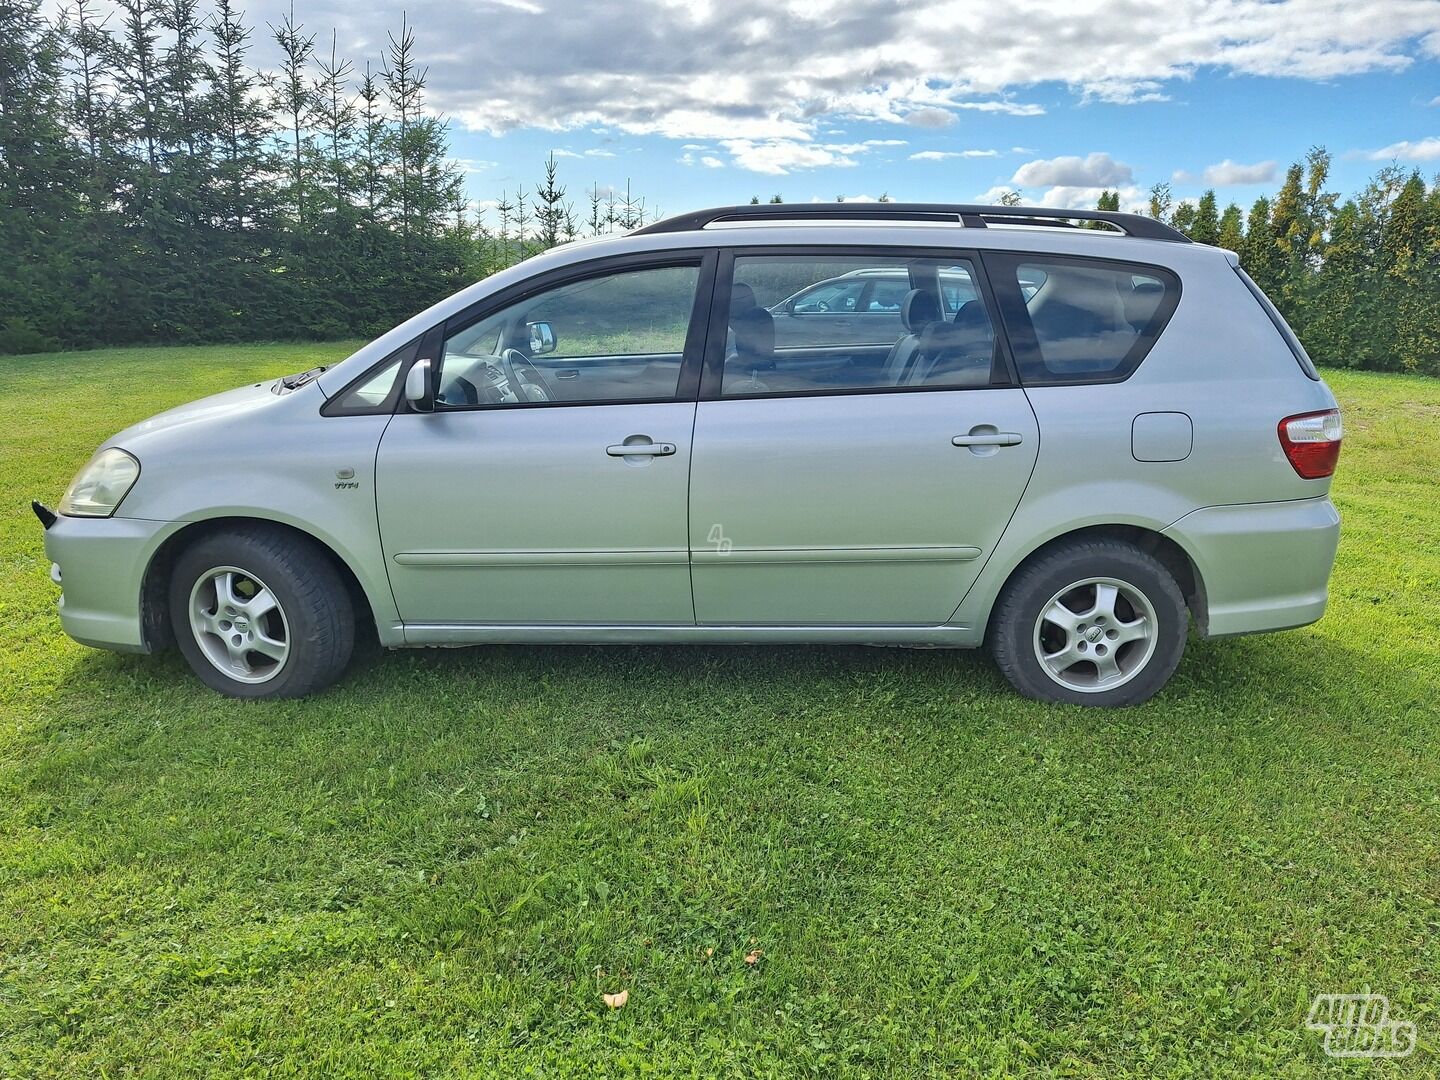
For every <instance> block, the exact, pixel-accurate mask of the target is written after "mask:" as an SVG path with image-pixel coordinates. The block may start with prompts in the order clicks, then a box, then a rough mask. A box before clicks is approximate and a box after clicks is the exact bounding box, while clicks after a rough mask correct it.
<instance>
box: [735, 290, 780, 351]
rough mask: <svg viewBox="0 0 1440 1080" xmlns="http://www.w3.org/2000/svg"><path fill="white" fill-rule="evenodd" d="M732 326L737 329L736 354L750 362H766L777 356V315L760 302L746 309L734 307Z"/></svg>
mask: <svg viewBox="0 0 1440 1080" xmlns="http://www.w3.org/2000/svg"><path fill="white" fill-rule="evenodd" d="M730 326H731V328H732V329H733V330H734V331H735V354H736V355H737V356H739V357H741V358H742V359H743V360H745V361H748V362H750V363H764V362H766V361H769V360H773V359H774V356H775V316H773V315H771V314H770V312H768V311H766V310H765V309H764V308H762V307H761V306H760V305H759V304H753V305H751V307H750V308H748V309H747V310H744V311H739V312H736V311H734V310H733V308H732V313H731V315H730Z"/></svg>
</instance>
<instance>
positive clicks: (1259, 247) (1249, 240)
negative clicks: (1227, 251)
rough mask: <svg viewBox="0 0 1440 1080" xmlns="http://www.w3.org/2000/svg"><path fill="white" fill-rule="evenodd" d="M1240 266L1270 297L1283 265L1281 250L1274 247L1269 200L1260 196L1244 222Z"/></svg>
mask: <svg viewBox="0 0 1440 1080" xmlns="http://www.w3.org/2000/svg"><path fill="white" fill-rule="evenodd" d="M1240 265H1241V266H1243V267H1244V268H1245V272H1246V273H1248V274H1249V275H1250V276H1251V278H1253V279H1254V281H1255V284H1257V285H1259V286H1260V288H1261V289H1263V290H1264V291H1265V293H1266V295H1272V296H1273V294H1274V292H1275V290H1276V289H1277V288H1278V287H1279V285H1280V275H1281V266H1282V264H1281V260H1280V251H1279V249H1278V248H1277V247H1276V246H1275V235H1274V232H1273V226H1272V222H1271V215H1270V200H1269V199H1267V198H1265V197H1264V196H1263V195H1262V196H1261V197H1260V198H1258V199H1256V200H1255V204H1254V205H1253V206H1251V207H1250V217H1249V218H1248V219H1247V220H1246V222H1245V243H1244V245H1243V246H1242V248H1241V250H1240Z"/></svg>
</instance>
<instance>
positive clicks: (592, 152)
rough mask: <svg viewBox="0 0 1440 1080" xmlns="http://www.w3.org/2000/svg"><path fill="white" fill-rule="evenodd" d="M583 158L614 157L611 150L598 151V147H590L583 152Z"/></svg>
mask: <svg viewBox="0 0 1440 1080" xmlns="http://www.w3.org/2000/svg"><path fill="white" fill-rule="evenodd" d="M585 156H586V157H614V156H615V151H613V150H602V149H600V147H598V146H595V147H591V148H590V149H589V150H586V151H585Z"/></svg>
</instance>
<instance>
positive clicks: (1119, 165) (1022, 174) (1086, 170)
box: [1011, 152, 1134, 205]
mask: <svg viewBox="0 0 1440 1080" xmlns="http://www.w3.org/2000/svg"><path fill="white" fill-rule="evenodd" d="M1133 178H1134V171H1133V170H1132V169H1131V168H1130V166H1129V165H1126V164H1125V163H1124V162H1123V161H1116V160H1115V159H1114V158H1112V157H1111V156H1110V155H1109V154H1102V153H1099V152H1096V153H1092V154H1089V155H1087V156H1086V157H1083V158H1080V157H1073V156H1072V157H1057V158H1049V159H1045V158H1041V159H1039V160H1036V161H1027V162H1026V163H1025V164H1024V165H1021V166H1020V168H1018V169H1016V170H1015V175H1014V176H1013V177H1011V182H1012V183H1014V184H1017V185H1019V186H1020V187H1056V188H1101V189H1103V188H1106V187H1115V186H1118V185H1121V184H1128V183H1129V182H1130V181H1131V180H1132V179H1133ZM1047 205H1048V204H1047Z"/></svg>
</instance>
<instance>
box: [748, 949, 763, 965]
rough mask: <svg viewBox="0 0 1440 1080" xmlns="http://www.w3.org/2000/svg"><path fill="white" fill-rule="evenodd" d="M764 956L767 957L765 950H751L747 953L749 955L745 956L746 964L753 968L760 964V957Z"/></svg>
mask: <svg viewBox="0 0 1440 1080" xmlns="http://www.w3.org/2000/svg"><path fill="white" fill-rule="evenodd" d="M764 955H765V950H764V949H751V950H750V951H749V952H747V953H746V954H745V963H747V964H749V965H750V966H751V967H754V966H755V965H756V964H758V963H759V962H760V957H762V956H764Z"/></svg>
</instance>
